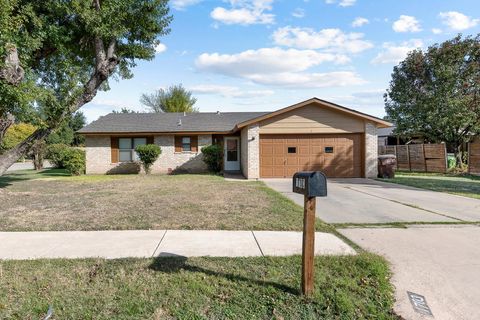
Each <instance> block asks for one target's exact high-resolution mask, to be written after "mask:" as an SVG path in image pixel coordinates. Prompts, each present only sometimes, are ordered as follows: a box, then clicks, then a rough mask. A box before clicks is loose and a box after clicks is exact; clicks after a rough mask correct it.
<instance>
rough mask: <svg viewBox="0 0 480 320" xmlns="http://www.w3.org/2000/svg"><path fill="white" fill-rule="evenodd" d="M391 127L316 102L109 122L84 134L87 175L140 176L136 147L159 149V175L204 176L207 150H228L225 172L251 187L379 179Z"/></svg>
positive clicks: (139, 115) (130, 116)
mask: <svg viewBox="0 0 480 320" xmlns="http://www.w3.org/2000/svg"><path fill="white" fill-rule="evenodd" d="M389 126H391V124H390V123H388V122H386V121H384V120H382V119H379V118H376V117H373V116H370V115H367V114H364V113H361V112H358V111H355V110H352V109H349V108H345V107H342V106H339V105H337V104H333V103H331V102H328V101H324V100H320V99H317V98H312V99H309V100H306V101H303V102H300V103H297V104H294V105H291V106H289V107H286V108H283V109H280V110H277V111H273V112H225V113H220V112H217V113H202V112H200V113H187V114H183V113H133V114H108V115H106V116H103V117H100V118H99V119H98V120H97V121H94V122H92V123H91V124H90V125H88V126H86V127H84V128H82V129H81V130H80V131H79V133H81V134H83V135H84V136H85V138H86V142H85V143H86V171H87V174H111V173H129V172H138V170H139V165H138V162H136V161H135V160H136V154H135V152H134V151H133V150H134V148H135V146H136V145H139V144H146V143H155V144H157V145H159V146H160V147H161V149H162V154H161V155H160V157H159V159H158V160H157V161H156V163H155V164H154V166H153V169H152V171H153V172H154V173H169V172H202V171H206V166H205V164H204V163H203V161H202V154H201V148H202V147H203V146H207V145H210V144H220V145H222V147H223V149H224V161H223V162H224V171H232V172H241V173H242V174H243V175H244V176H245V177H246V178H248V179H257V178H276V177H278V178H280V177H281V178H283V177H291V176H292V175H293V173H295V172H297V171H301V170H321V171H323V172H325V173H326V175H327V176H328V177H374V176H376V174H377V129H378V128H385V127H389Z"/></svg>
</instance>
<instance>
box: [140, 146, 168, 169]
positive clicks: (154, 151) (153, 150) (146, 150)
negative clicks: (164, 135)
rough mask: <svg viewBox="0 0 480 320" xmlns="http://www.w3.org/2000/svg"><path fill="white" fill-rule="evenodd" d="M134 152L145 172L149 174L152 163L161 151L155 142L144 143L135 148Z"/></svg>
mask: <svg viewBox="0 0 480 320" xmlns="http://www.w3.org/2000/svg"><path fill="white" fill-rule="evenodd" d="M135 152H136V153H137V155H138V157H139V158H140V162H141V163H142V166H143V169H144V170H145V173H146V174H150V172H151V171H152V165H153V163H154V162H155V161H157V159H158V157H159V156H160V154H161V153H162V150H161V149H160V147H159V146H157V145H156V144H145V145H140V146H137V147H136V148H135Z"/></svg>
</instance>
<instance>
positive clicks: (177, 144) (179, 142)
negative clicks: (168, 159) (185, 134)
mask: <svg viewBox="0 0 480 320" xmlns="http://www.w3.org/2000/svg"><path fill="white" fill-rule="evenodd" d="M175 152H182V137H181V136H175Z"/></svg>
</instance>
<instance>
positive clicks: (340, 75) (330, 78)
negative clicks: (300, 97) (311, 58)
mask: <svg viewBox="0 0 480 320" xmlns="http://www.w3.org/2000/svg"><path fill="white" fill-rule="evenodd" d="M250 80H252V81H254V82H256V83H260V84H264V85H275V86H282V87H289V88H326V87H338V86H342V87H343V86H350V85H360V84H365V83H366V81H365V80H363V79H362V78H361V77H360V76H359V75H358V74H356V73H355V72H351V71H334V72H325V73H307V72H301V73H293V72H284V73H277V74H273V75H265V74H253V75H251V76H250Z"/></svg>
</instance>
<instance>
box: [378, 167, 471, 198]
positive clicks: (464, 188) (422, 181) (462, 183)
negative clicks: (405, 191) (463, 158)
mask: <svg viewBox="0 0 480 320" xmlns="http://www.w3.org/2000/svg"><path fill="white" fill-rule="evenodd" d="M379 180H381V181H385V182H393V183H398V184H403V185H407V186H411V187H417V188H423V189H428V190H433V191H440V192H447V193H452V194H457V195H461V196H465V197H470V198H475V199H480V177H476V176H472V175H462V176H459V175H446V174H440V173H412V172H397V173H395V178H394V179H379Z"/></svg>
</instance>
